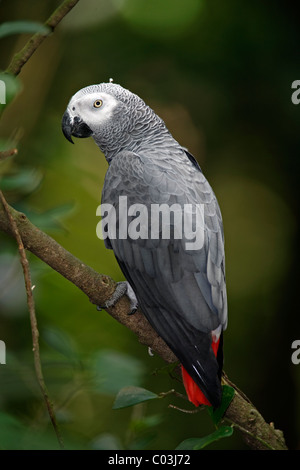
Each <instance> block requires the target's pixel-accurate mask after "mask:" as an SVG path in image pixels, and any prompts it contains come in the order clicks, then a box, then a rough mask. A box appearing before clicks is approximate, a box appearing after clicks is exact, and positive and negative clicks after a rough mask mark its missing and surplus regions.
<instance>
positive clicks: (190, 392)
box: [181, 340, 220, 406]
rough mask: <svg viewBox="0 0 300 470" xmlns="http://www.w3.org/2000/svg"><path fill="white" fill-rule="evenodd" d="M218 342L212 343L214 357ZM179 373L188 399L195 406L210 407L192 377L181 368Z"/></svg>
mask: <svg viewBox="0 0 300 470" xmlns="http://www.w3.org/2000/svg"><path fill="white" fill-rule="evenodd" d="M219 342H220V340H218V341H217V342H214V341H212V349H213V352H214V354H215V356H216V357H217V353H218V347H219ZM181 372H182V379H183V385H184V387H185V390H186V393H187V396H188V399H189V400H190V401H191V402H192V403H193V404H194V405H195V406H199V405H208V406H211V404H210V402H209V401H208V399H207V398H206V396H205V395H204V393H203V392H202V391H201V390H200V388H199V387H198V385H197V384H196V383H195V382H194V380H193V379H192V377H191V376H190V375H189V374H188V373H187V371H186V370H185V369H184V367H183V366H181Z"/></svg>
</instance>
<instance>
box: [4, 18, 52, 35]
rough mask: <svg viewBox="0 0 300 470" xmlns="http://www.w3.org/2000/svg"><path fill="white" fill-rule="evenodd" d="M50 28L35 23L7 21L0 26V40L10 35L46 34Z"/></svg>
mask: <svg viewBox="0 0 300 470" xmlns="http://www.w3.org/2000/svg"><path fill="white" fill-rule="evenodd" d="M49 32H50V28H48V26H45V25H44V24H42V23H38V22H36V21H7V22H6V23H2V24H1V25H0V39H2V38H4V37H5V36H11V35H12V34H22V33H40V34H45V35H46V34H48V33H49Z"/></svg>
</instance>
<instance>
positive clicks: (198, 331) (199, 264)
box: [102, 149, 227, 406]
mask: <svg viewBox="0 0 300 470" xmlns="http://www.w3.org/2000/svg"><path fill="white" fill-rule="evenodd" d="M119 196H127V203H128V207H129V206H130V205H131V204H136V203H140V204H143V205H145V206H146V207H147V208H148V209H149V211H148V216H149V215H150V206H151V204H163V203H166V204H169V205H172V204H174V203H175V204H180V205H181V206H182V207H183V205H184V204H204V224H203V227H202V229H203V240H202V245H201V248H198V249H197V250H187V249H186V242H187V240H186V239H184V238H183V239H182V240H180V239H174V237H172V236H171V239H161V238H160V239H152V238H151V237H150V235H151V234H150V223H149V232H148V235H149V236H148V238H147V239H140V238H138V239H136V240H133V239H132V238H130V237H128V238H125V239H118V238H110V239H109V240H106V244H107V246H108V247H109V248H112V249H113V251H114V254H115V256H116V259H117V261H118V263H119V265H120V267H121V269H122V271H123V273H124V275H125V277H126V279H127V281H128V282H129V283H130V284H131V287H132V288H133V290H134V291H135V294H136V297H137V299H138V302H139V305H140V307H141V309H142V311H143V313H144V314H145V316H146V318H147V319H148V321H149V322H150V324H151V325H152V326H153V328H154V329H155V330H156V331H157V332H158V334H159V335H160V336H161V337H162V338H163V339H164V340H165V342H166V343H167V344H168V345H169V347H170V348H171V349H172V350H173V352H174V353H175V354H176V356H177V357H178V359H179V361H180V362H181V363H182V365H183V367H184V368H185V369H186V370H187V372H188V373H189V375H190V376H191V377H192V378H193V380H194V381H195V382H196V383H197V385H198V386H199V387H200V389H201V390H202V392H203V393H204V395H205V396H206V397H207V399H208V400H209V401H210V403H211V404H212V405H213V406H218V405H219V403H220V397H221V387H220V378H219V375H220V364H218V362H217V359H216V357H215V355H214V353H213V351H212V348H211V341H212V339H211V331H212V330H215V329H217V328H218V327H219V326H220V325H221V327H222V328H225V327H226V322H227V300H226V286H225V268H224V239H223V227H222V219H221V214H220V210H219V206H218V203H217V200H216V197H215V195H214V193H213V191H212V189H211V187H210V186H209V184H208V182H207V180H206V179H205V177H204V175H203V173H202V172H201V170H200V168H199V166H197V164H196V162H195V161H194V160H193V157H192V156H191V155H190V154H188V153H187V152H185V151H184V150H183V149H176V151H175V150H174V151H173V152H172V153H170V152H161V154H160V153H156V154H155V155H154V154H151V153H148V152H146V151H144V152H143V153H142V152H141V153H140V154H136V153H133V152H120V153H119V154H118V155H117V156H115V157H114V158H113V159H112V162H111V164H110V166H109V169H108V171H107V174H106V177H105V184H104V188H103V194H102V203H110V204H112V205H113V206H114V207H115V209H116V214H117V223H120V220H119V219H120V214H118V211H119ZM124 216H125V214H121V218H122V217H124ZM134 218H135V217H134V216H131V217H128V223H130V221H131V220H133V219H134ZM112 222H113V220H112ZM172 223H173V224H174V223H175V221H174V220H173V221H172ZM171 235H172V231H171Z"/></svg>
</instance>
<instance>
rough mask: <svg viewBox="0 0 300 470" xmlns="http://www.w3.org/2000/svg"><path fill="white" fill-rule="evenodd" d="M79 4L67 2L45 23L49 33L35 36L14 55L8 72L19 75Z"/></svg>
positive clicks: (74, 1)
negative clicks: (43, 43)
mask: <svg viewBox="0 0 300 470" xmlns="http://www.w3.org/2000/svg"><path fill="white" fill-rule="evenodd" d="M78 2H79V0H65V1H64V2H63V3H62V4H61V5H60V6H59V7H58V8H57V9H56V10H55V11H54V12H53V13H52V15H51V16H50V17H49V18H48V20H47V21H46V22H45V26H46V27H48V28H49V32H48V33H46V34H41V33H36V34H34V35H33V36H32V37H31V38H30V39H29V41H28V42H27V43H26V44H25V46H24V47H23V49H21V50H20V52H18V53H16V54H15V55H14V57H13V59H12V61H11V62H10V64H9V66H8V67H7V69H6V72H7V73H10V74H12V75H18V74H19V73H20V72H21V70H22V67H23V66H24V65H25V64H26V62H27V61H28V60H29V59H30V57H31V56H32V54H33V53H34V52H35V51H36V50H37V48H38V47H39V46H40V45H41V44H42V42H43V41H44V40H45V39H46V38H47V37H48V36H49V35H50V34H52V33H53V31H54V29H55V28H56V26H57V25H58V24H59V23H60V22H61V20H62V19H63V18H64V17H65V16H66V15H67V14H68V13H69V11H71V10H72V8H74V6H75V5H76V4H77V3H78Z"/></svg>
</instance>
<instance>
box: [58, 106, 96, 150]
mask: <svg viewBox="0 0 300 470" xmlns="http://www.w3.org/2000/svg"><path fill="white" fill-rule="evenodd" d="M61 128H62V131H63V134H64V136H65V138H66V139H67V140H68V141H69V142H71V143H72V144H74V142H73V140H72V136H74V137H80V138H84V137H90V136H91V135H92V133H93V132H92V130H91V129H90V128H89V126H88V125H87V124H86V123H85V122H84V121H82V119H80V118H79V117H78V116H75V117H74V118H73V119H72V118H71V116H70V114H69V113H68V111H66V112H65V113H64V115H63V117H62V122H61Z"/></svg>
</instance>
